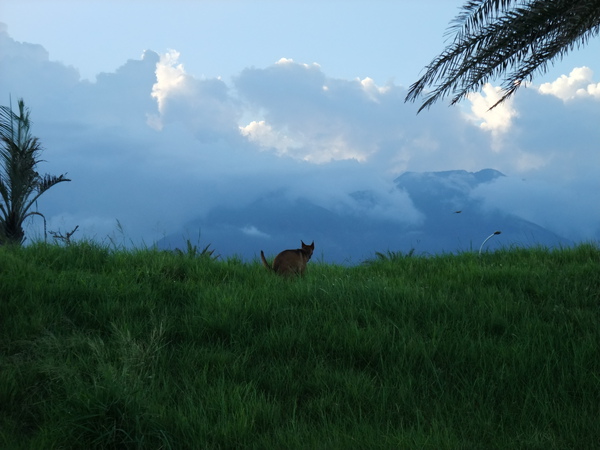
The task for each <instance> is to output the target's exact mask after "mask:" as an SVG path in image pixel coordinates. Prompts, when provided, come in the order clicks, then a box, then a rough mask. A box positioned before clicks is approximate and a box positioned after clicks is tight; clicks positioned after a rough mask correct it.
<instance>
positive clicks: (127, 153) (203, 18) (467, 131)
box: [0, 0, 600, 244]
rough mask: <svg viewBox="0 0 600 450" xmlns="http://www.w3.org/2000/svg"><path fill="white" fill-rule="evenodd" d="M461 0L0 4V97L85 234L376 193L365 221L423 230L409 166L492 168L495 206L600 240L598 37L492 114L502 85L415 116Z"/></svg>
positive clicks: (170, 226)
mask: <svg viewBox="0 0 600 450" xmlns="http://www.w3.org/2000/svg"><path fill="white" fill-rule="evenodd" d="M462 3H463V2H462V1H451V0H439V1H436V0H428V1H423V0H416V1H396V2H393V1H389V0H385V1H384V0H375V1H358V0H350V1H333V0H329V1H312V0H308V1H296V0H280V1H274V0H273V1H266V0H264V1H250V0H248V1H236V0H226V1H215V0H200V1H191V0H176V1H159V0H155V1H127V2H123V1H118V2H117V1H111V0H109V1H106V0H103V1H92V0H88V1H83V2H82V1H74V0H69V1H60V0H59V1H52V2H48V1H34V0H3V1H2V3H0V23H2V25H0V104H3V105H6V104H8V102H9V101H10V99H11V98H12V101H13V103H14V102H15V100H16V99H17V98H21V97H22V98H24V100H25V103H26V105H27V106H29V107H30V108H31V115H32V119H33V122H34V128H33V132H34V134H35V135H36V136H38V137H39V138H40V139H41V141H42V143H43V145H44V148H45V152H44V154H43V159H44V160H45V162H44V163H42V164H40V168H39V171H40V172H44V173H45V172H48V173H52V174H61V173H67V174H68V177H69V178H71V179H72V181H71V182H70V183H63V184H60V185H57V186H55V187H53V188H52V189H51V190H50V191H48V192H46V193H45V194H44V195H43V196H42V197H41V199H40V201H39V202H38V207H39V210H40V211H42V212H43V213H44V214H45V215H46V217H47V219H48V228H49V229H50V230H59V231H62V232H63V233H64V232H67V231H70V230H71V229H73V228H74V227H75V226H77V225H78V226H79V230H78V232H77V235H76V236H79V237H83V236H85V237H88V238H93V239H98V240H101V241H102V240H106V239H108V240H112V239H124V240H126V241H128V242H132V243H136V244H137V243H140V242H144V243H146V244H151V243H153V242H155V241H156V240H158V239H160V238H161V237H163V236H165V235H167V234H171V233H176V232H180V231H181V230H183V229H185V226H186V223H189V222H190V221H192V220H194V219H195V218H196V217H198V216H202V215H206V214H208V213H209V212H210V211H211V210H212V209H214V208H217V207H223V206H226V207H230V208H236V207H240V208H242V207H245V206H247V205H249V204H251V203H252V202H253V201H255V200H256V199H258V198H261V197H263V196H265V195H269V194H271V193H273V192H285V195H287V196H289V197H290V198H306V199H308V200H310V201H312V202H314V203H316V204H318V205H319V206H322V207H324V208H328V209H332V210H334V209H336V208H350V209H351V208H356V207H357V205H356V204H355V203H353V200H352V197H351V196H350V194H351V193H352V192H355V191H361V190H366V189H369V190H372V191H375V192H377V193H378V194H379V198H380V199H381V207H380V208H378V209H377V210H376V211H369V212H367V213H368V214H379V215H387V216H393V217H397V219H398V220H399V221H406V222H410V221H414V220H416V219H415V218H416V217H418V216H419V212H418V211H415V210H414V208H413V207H412V206H411V204H410V198H407V197H406V196H401V195H399V193H398V192H397V191H395V190H394V185H393V180H394V179H395V178H396V177H398V176H399V175H400V174H402V173H404V172H406V171H415V172H429V171H442V170H455V169H464V170H468V171H478V170H481V169H485V168H493V169H496V170H499V171H501V172H502V173H504V174H505V175H507V176H506V177H503V178H500V179H498V180H495V181H494V182H493V183H489V184H488V185H485V186H483V187H480V188H478V190H477V192H475V193H473V195H474V196H478V198H481V199H482V201H483V202H484V204H485V207H486V208H488V209H490V210H492V209H496V210H501V211H504V212H506V213H510V214H516V215H518V216H519V217H522V218H524V219H526V220H530V221H532V222H535V223H537V224H539V225H541V226H544V227H546V228H548V229H550V230H551V231H553V232H555V233H558V234H560V235H562V236H565V237H567V238H569V239H573V240H576V241H580V240H591V239H600V177H598V171H599V170H600V151H599V148H598V143H599V142H600V127H598V124H599V123H600V120H599V119H600V63H599V58H598V56H599V55H600V39H598V38H596V39H595V40H592V41H590V42H589V44H588V45H587V46H585V47H583V48H581V49H577V50H574V51H573V52H571V53H570V54H568V55H567V56H566V57H565V58H563V59H562V60H561V61H557V62H556V64H555V65H554V66H552V67H550V68H549V70H548V71H547V72H546V73H545V74H541V75H538V76H537V77H536V78H535V80H534V82H533V83H532V84H531V85H530V86H528V87H527V88H525V89H520V90H519V91H518V93H517V94H516V96H515V97H513V98H512V99H511V100H510V101H508V102H506V103H504V104H503V105H501V106H499V107H497V108H496V109H494V110H493V111H491V112H489V111H487V109H488V108H489V106H490V105H491V104H493V103H494V102H495V99H496V98H497V96H498V94H497V87H496V86H495V85H494V84H491V85H487V86H486V87H485V88H484V89H482V91H481V92H479V93H474V94H473V95H471V96H470V97H469V98H468V99H466V100H464V101H463V102H462V103H461V104H459V105H458V106H454V107H449V106H448V104H447V102H443V101H442V102H440V103H439V104H436V105H434V106H433V107H432V108H431V109H429V110H426V111H424V112H422V113H420V114H418V115H417V114H416V112H417V109H418V106H419V105H418V104H413V103H405V102H404V97H405V95H406V91H407V88H408V87H409V86H410V85H411V84H412V83H413V82H415V81H416V80H417V79H418V77H419V75H420V74H421V73H422V71H423V69H424V67H425V66H426V65H427V64H428V63H429V62H430V61H431V60H432V59H433V58H434V57H435V56H436V55H437V54H438V53H440V52H441V51H442V50H443V49H444V46H445V44H446V43H447V41H446V40H445V39H446V38H445V32H446V30H447V28H448V26H449V24H450V22H451V21H452V19H453V18H454V17H455V15H456V14H457V12H458V11H459V7H460V6H461V5H462ZM498 84H499V83H498ZM28 227H29V229H31V230H39V223H36V218H34V219H32V221H31V223H30V224H28ZM245 229H246V230H250V231H249V233H253V234H255V235H260V233H261V230H260V229H257V228H256V227H255V226H254V225H253V223H252V218H251V217H249V218H248V224H247V226H246V227H245ZM32 233H33V231H32ZM268 238H269V236H268V235H265V240H268ZM299 238H302V239H305V240H306V239H309V240H310V237H308V236H307V237H299ZM294 244H295V243H294Z"/></svg>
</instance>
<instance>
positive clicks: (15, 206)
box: [0, 99, 71, 245]
mask: <svg viewBox="0 0 600 450" xmlns="http://www.w3.org/2000/svg"><path fill="white" fill-rule="evenodd" d="M30 128H31V120H30V119H29V109H28V108H26V107H25V103H24V102H23V99H20V100H19V101H18V111H17V112H14V111H13V110H12V105H11V106H10V107H9V106H0V245H2V244H17V245H20V244H22V243H23V241H24V240H25V232H24V231H23V222H24V221H25V219H26V218H27V217H30V216H32V215H39V216H41V217H42V218H43V217H44V216H43V214H41V213H40V212H38V211H32V210H31V208H32V207H33V205H34V203H35V202H36V201H37V199H38V198H39V197H40V196H41V195H42V194H43V193H44V192H46V191H47V190H48V189H50V188H51V187H52V186H54V185H55V184H57V183H60V182H63V181H71V180H69V179H67V178H65V175H60V176H54V175H48V174H46V175H43V176H41V175H39V174H38V173H37V172H36V170H35V168H36V165H37V163H39V162H41V161H42V160H40V159H39V155H40V153H41V152H42V146H41V144H40V141H39V140H38V138H37V137H34V136H32V134H31V130H30ZM44 221H45V218H44Z"/></svg>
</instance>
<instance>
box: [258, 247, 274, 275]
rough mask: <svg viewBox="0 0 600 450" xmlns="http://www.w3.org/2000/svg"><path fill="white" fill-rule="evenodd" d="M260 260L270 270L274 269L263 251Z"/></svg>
mask: <svg viewBox="0 0 600 450" xmlns="http://www.w3.org/2000/svg"><path fill="white" fill-rule="evenodd" d="M260 259H261V260H262V263H263V266H265V267H266V268H267V269H269V270H273V268H272V267H271V266H270V265H269V263H268V262H267V258H265V254H264V253H263V251H262V250H261V251H260Z"/></svg>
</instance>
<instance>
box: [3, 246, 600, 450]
mask: <svg viewBox="0 0 600 450" xmlns="http://www.w3.org/2000/svg"><path fill="white" fill-rule="evenodd" d="M191 256H193V255H176V254H171V253H165V252H158V251H152V250H140V251H132V252H124V251H110V250H108V249H106V248H103V247H99V246H97V245H94V244H91V243H81V244H77V245H73V246H70V247H66V248H62V247H57V246H49V245H34V246H32V247H27V248H17V249H12V248H0V293H1V294H0V295H1V301H0V448H9V449H10V448H74V447H77V448H151V449H156V448H176V449H184V448H214V449H216V448H448V449H450V448H540V449H542V448H543V449H547V448H597V446H598V445H599V443H600V422H598V417H600V359H599V358H598V343H600V327H599V326H598V325H599V323H600V320H599V319H600V252H599V250H598V248H597V247H596V246H593V245H581V246H579V247H576V248H573V249H563V250H558V251H549V250H546V249H529V250H521V249H514V250H507V251H500V252H496V253H491V254H484V255H482V257H481V258H479V257H478V256H477V255H475V254H470V253H465V254H462V255H458V256H456V255H443V256H436V257H427V258H423V257H400V256H399V255H394V254H390V255H389V256H390V257H389V258H381V259H379V260H376V261H373V262H372V263H370V264H369V265H364V266H358V267H352V268H345V267H339V266H331V265H325V264H314V263H310V264H309V269H310V270H309V272H308V275H307V276H306V277H304V278H303V279H299V280H292V281H290V280H284V279H280V278H278V277H276V276H274V275H273V274H271V273H268V272H267V271H266V270H264V268H262V267H261V266H259V265H258V264H244V263H241V262H239V261H237V260H235V259H232V260H227V261H213V260H211V259H210V258H208V257H202V258H194V257H191Z"/></svg>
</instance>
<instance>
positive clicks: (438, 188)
mask: <svg viewBox="0 0 600 450" xmlns="http://www.w3.org/2000/svg"><path fill="white" fill-rule="evenodd" d="M499 177H504V175H503V174H502V173H500V172H498V171H496V170H493V169H485V170H481V171H479V172H475V173H473V172H467V171H464V170H456V171H445V172H424V173H415V172H406V173H404V174H402V175H400V176H399V177H398V178H396V179H395V180H394V182H395V185H396V188H397V189H398V190H399V192H398V193H399V194H400V193H401V191H403V192H404V193H406V194H408V195H409V196H410V199H411V200H412V202H413V205H414V207H415V208H416V209H417V210H418V211H420V212H421V213H422V220H421V221H416V222H412V223H411V222H408V221H407V222H406V223H402V222H399V221H398V220H397V219H394V218H393V217H387V216H385V215H380V216H377V215H375V214H369V213H368V212H369V211H373V210H376V209H377V208H378V206H380V205H379V202H380V201H381V200H380V197H379V196H378V195H377V193H375V192H371V191H368V190H366V191H359V192H351V193H348V195H349V198H352V199H353V200H354V201H355V202H356V205H358V206H360V208H362V209H360V210H356V211H354V210H352V209H350V208H348V207H347V206H346V207H340V208H336V209H335V210H333V209H328V208H325V207H322V206H319V205H316V204H315V203H313V202H311V201H310V200H308V199H306V198H295V199H291V198H289V197H287V196H286V195H285V194H284V193H283V192H281V191H275V192H272V193H271V194H269V195H266V196H264V197H262V198H259V199H257V200H256V201H254V202H252V203H251V204H249V205H247V206H244V207H241V208H231V207H226V206H222V207H219V208H215V209H213V210H211V211H210V212H209V213H208V214H207V215H206V216H205V217H203V218H199V219H197V220H194V221H192V222H190V223H189V224H188V225H187V226H186V230H189V232H188V234H187V235H186V233H184V232H181V233H174V234H172V235H170V236H167V237H165V238H164V239H162V240H161V241H159V243H158V245H159V247H160V248H167V249H168V248H171V249H173V248H176V247H179V248H185V240H186V239H187V238H189V239H190V240H191V241H192V242H194V241H195V240H197V232H198V229H199V230H200V233H201V238H200V239H201V242H200V243H199V246H203V245H206V244H208V243H210V244H211V246H212V248H214V249H216V251H217V253H219V254H221V255H222V256H224V257H228V256H233V255H237V256H239V257H242V258H243V259H246V260H252V259H256V258H258V255H259V254H260V250H264V251H265V254H267V255H269V256H274V255H275V254H277V253H278V252H280V251H281V250H284V249H288V248H298V247H299V246H300V240H304V242H305V243H307V244H308V243H310V242H312V241H313V240H314V241H315V254H314V256H313V258H314V259H317V260H321V259H322V260H323V261H325V262H334V263H342V264H357V263H360V262H362V261H363V260H365V259H366V258H370V257H372V256H373V255H374V252H376V251H379V252H386V251H387V250H391V251H401V252H403V253H407V252H409V251H411V250H413V249H414V251H415V252H416V253H417V254H436V253H441V252H446V253H451V252H461V251H478V250H479V247H480V245H481V243H482V242H483V241H484V240H485V239H486V237H488V236H489V235H490V234H492V233H494V232H495V231H501V232H502V234H500V235H498V236H494V238H493V239H491V240H490V241H489V242H488V243H487V244H486V250H491V249H495V248H500V247H502V246H504V247H506V246H513V245H517V246H531V245H543V246H548V247H553V246H558V245H563V246H566V245H571V244H572V243H571V242H570V241H568V240H566V239H564V238H562V237H560V236H558V235H556V234H554V233H552V232H551V231H549V230H547V229H545V228H543V227H541V226H539V225H537V224H535V223H532V222H528V221H526V220H523V219H521V218H519V217H516V216H513V215H508V214H504V213H502V212H501V211H492V212H489V211H485V212H484V210H483V209H482V207H481V201H480V200H476V199H474V198H472V197H471V192H472V191H473V189H474V188H476V187H477V186H479V185H481V184H483V183H493V181H494V180H496V179H498V178H499ZM458 211H460V212H458ZM398 213H399V214H398V215H399V216H402V211H398Z"/></svg>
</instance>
